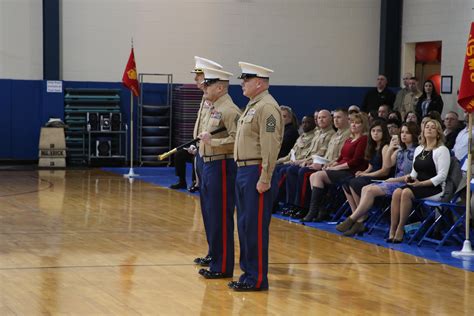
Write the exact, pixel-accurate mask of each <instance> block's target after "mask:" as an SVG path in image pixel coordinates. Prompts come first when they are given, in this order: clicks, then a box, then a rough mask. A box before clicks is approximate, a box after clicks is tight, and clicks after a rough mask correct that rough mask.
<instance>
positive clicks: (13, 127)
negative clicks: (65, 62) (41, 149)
mask: <svg viewBox="0 0 474 316" xmlns="http://www.w3.org/2000/svg"><path fill="white" fill-rule="evenodd" d="M158 86H159V89H158V90H162V91H165V85H158ZM63 88H107V89H122V92H121V95H120V96H121V110H122V115H123V117H124V119H126V120H127V121H129V119H130V92H129V90H127V89H125V88H124V87H123V86H122V83H121V82H75V81H64V82H63ZM367 89H368V88H366V87H311V86H271V87H270V92H271V93H272V95H273V96H274V97H275V99H276V100H277V101H278V102H279V103H280V104H284V105H288V106H291V107H292V108H293V109H294V111H295V113H296V114H297V116H298V117H299V118H301V117H302V116H303V115H305V114H312V113H313V112H314V110H315V109H321V108H327V109H330V110H331V109H336V108H339V107H345V108H347V107H348V106H349V105H351V104H360V103H361V102H362V98H363V96H364V94H365V92H366V91H367ZM154 90H156V87H154ZM229 94H230V95H231V96H232V98H233V99H234V102H235V103H236V104H237V105H238V106H239V107H241V108H243V107H245V105H246V104H247V102H248V99H247V98H246V97H244V96H243V95H242V89H241V87H240V86H239V85H232V86H231V87H230V91H229ZM163 95H164V94H162V93H157V94H148V97H147V99H145V100H144V102H145V103H149V104H160V103H163V102H164V100H163ZM134 102H135V103H137V99H136V98H135V101H134ZM136 114H137V112H136V111H135V122H136V119H137V117H136ZM49 117H59V118H62V119H64V94H63V93H47V92H46V81H43V80H7V79H0V132H1V135H2V136H1V137H0V159H13V160H35V159H37V158H38V141H39V133H40V128H41V126H43V125H44V124H45V123H46V122H47V121H48V119H49ZM135 128H136V125H135Z"/></svg>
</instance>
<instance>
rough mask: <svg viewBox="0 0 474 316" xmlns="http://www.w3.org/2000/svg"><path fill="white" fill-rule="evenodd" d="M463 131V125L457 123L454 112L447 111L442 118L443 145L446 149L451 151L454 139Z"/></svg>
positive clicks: (456, 115)
mask: <svg viewBox="0 0 474 316" xmlns="http://www.w3.org/2000/svg"><path fill="white" fill-rule="evenodd" d="M463 129H464V124H462V123H461V122H460V121H459V116H458V114H457V113H456V112H453V111H449V112H448V113H446V115H445V116H444V136H445V142H444V144H445V145H446V147H448V149H450V150H451V149H453V147H454V143H455V142H456V137H457V136H458V134H459V132H460V131H462V130H463Z"/></svg>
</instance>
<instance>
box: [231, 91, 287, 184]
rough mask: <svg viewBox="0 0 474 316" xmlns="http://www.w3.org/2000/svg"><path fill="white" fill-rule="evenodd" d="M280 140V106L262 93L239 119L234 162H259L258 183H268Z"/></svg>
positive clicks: (281, 122) (281, 126)
mask: <svg viewBox="0 0 474 316" xmlns="http://www.w3.org/2000/svg"><path fill="white" fill-rule="evenodd" d="M282 140H283V118H282V115H281V111H280V107H279V105H278V103H277V102H276V101H275V99H274V98H273V97H272V96H271V95H270V94H269V93H268V90H265V91H263V92H262V93H260V94H259V95H257V96H256V97H255V98H253V99H252V100H250V102H249V103H248V104H247V107H246V108H245V111H244V113H243V114H242V116H241V117H240V119H239V123H238V125H237V135H236V136H235V145H234V159H235V160H236V161H239V160H252V159H261V160H262V172H261V174H260V178H259V181H261V182H263V183H270V182H271V179H272V174H273V169H275V163H276V160H277V157H278V152H279V151H280V147H281V143H282Z"/></svg>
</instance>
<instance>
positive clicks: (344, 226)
mask: <svg viewBox="0 0 474 316" xmlns="http://www.w3.org/2000/svg"><path fill="white" fill-rule="evenodd" d="M352 225H354V220H353V219H352V218H351V217H350V216H349V217H348V218H346V219H345V220H344V221H343V222H342V223H339V224H337V225H336V230H337V231H340V232H341V233H343V232H345V231H348V230H349V229H350V228H351V227H352Z"/></svg>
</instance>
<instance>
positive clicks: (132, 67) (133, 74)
mask: <svg viewBox="0 0 474 316" xmlns="http://www.w3.org/2000/svg"><path fill="white" fill-rule="evenodd" d="M122 83H123V85H124V86H126V87H127V88H129V89H130V90H132V93H133V95H134V96H136V97H138V96H139V95H140V87H139V84H138V80H137V66H136V64H135V54H134V53H133V48H132V51H131V52H130V57H129V58H128V63H127V66H126V67H125V71H124V72H123V76H122Z"/></svg>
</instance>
